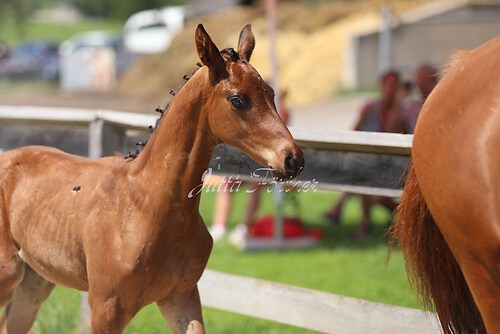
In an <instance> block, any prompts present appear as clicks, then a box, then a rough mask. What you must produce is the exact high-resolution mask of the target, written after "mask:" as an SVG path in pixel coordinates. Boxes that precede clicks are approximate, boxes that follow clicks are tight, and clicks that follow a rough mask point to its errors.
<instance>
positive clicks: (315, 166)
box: [0, 106, 440, 334]
mask: <svg viewBox="0 0 500 334" xmlns="http://www.w3.org/2000/svg"><path fill="white" fill-rule="evenodd" d="M156 118H157V117H156V115H144V114H130V113H123V112H117V111H109V110H85V109H60V108H42V107H12V106H0V150H5V149H9V148H13V147H15V146H16V142H15V139H16V138H11V137H6V132H7V131H12V129H13V128H15V127H21V130H20V131H21V134H22V133H23V132H22V131H23V130H22V127H23V126H30V128H29V130H30V131H31V130H32V129H33V126H35V127H36V126H40V127H42V128H44V127H45V130H44V131H49V130H53V129H54V126H71V127H79V128H81V127H84V128H86V129H88V137H87V138H88V140H87V145H88V156H89V157H91V158H98V157H100V156H103V155H107V154H109V153H110V152H113V150H115V149H116V148H117V147H116V146H114V147H113V145H117V143H122V144H123V142H124V138H125V137H126V136H127V131H130V130H134V131H142V132H146V129H147V128H148V126H149V125H150V124H154V123H155V121H156ZM47 127H51V128H50V129H49V130H47ZM2 132H3V133H2ZM291 132H292V134H293V135H294V137H295V139H296V141H297V142H298V143H299V145H300V146H301V147H302V148H303V150H304V152H305V155H306V169H305V171H304V173H303V174H302V177H317V178H318V181H319V186H320V187H322V188H326V189H336V190H342V191H350V192H356V193H364V194H380V195H388V196H398V195H399V194H400V191H401V187H402V183H401V182H398V180H400V175H401V174H402V172H403V171H404V165H405V163H406V160H407V158H408V156H409V154H410V151H411V142H412V137H411V136H408V135H398V134H381V133H362V132H352V131H335V132H334V131H314V130H306V129H297V128H292V129H291ZM7 139H9V140H7ZM13 139H14V143H13V142H12V140H13ZM19 139H20V138H19ZM6 142H8V143H9V144H8V145H7V146H5V143H6ZM21 143H22V144H25V143H24V142H21ZM44 144H47V143H44ZM2 145H4V146H2ZM80 149H81V148H80ZM216 153H217V152H216ZM225 154H226V155H227V152H226V153H225ZM229 154H230V155H231V154H232V155H234V157H235V159H233V160H236V161H238V160H239V159H240V155H239V154H241V153H240V152H236V151H230V153H229ZM226 158H227V157H226ZM228 160H231V158H230V157H229V158H228ZM224 168H226V170H227V172H230V173H232V172H233V173H234V172H235V168H234V166H233V167H231V163H229V164H228V167H224ZM224 168H223V171H224V170H225V169H224ZM238 168H240V169H241V166H240V167H238ZM236 170H238V169H236ZM308 170H309V172H307V171H308ZM344 171H345V172H346V174H348V175H347V177H340V178H339V176H338V174H342V173H343V172H344ZM353 171H354V172H353ZM318 270H321V268H318ZM199 287H200V294H201V299H202V302H203V304H204V305H205V306H209V307H213V308H217V309H221V310H225V311H229V312H234V313H239V314H243V315H247V316H252V317H257V318H262V319H267V320H271V321H276V322H280V323H284V324H289V325H293V326H298V327H301V328H305V329H310V330H316V331H319V332H324V333H339V334H340V333H349V334H356V333H374V334H375V333H384V334H388V333H439V332H440V329H439V325H438V322H437V320H436V317H435V315H434V314H429V313H425V312H422V311H419V310H414V309H408V308H404V307H397V306H390V305H385V304H380V303H374V302H369V301H365V300H361V299H356V298H350V297H344V296H338V295H334V294H330V293H326V292H320V291H315V290H310V289H304V288H299V287H294V286H287V285H283V284H278V283H273V282H268V281H263V280H258V279H254V278H248V277H241V276H235V275H229V274H225V273H221V272H215V271H212V270H206V271H205V273H204V275H203V277H202V279H201V281H200V282H199ZM82 305H83V307H82V312H83V317H84V318H85V317H88V308H87V307H86V305H87V304H86V303H82ZM85 309H86V311H85ZM87 320H88V319H87Z"/></svg>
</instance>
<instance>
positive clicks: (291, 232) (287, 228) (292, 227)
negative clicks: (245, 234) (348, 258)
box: [250, 215, 323, 239]
mask: <svg viewBox="0 0 500 334" xmlns="http://www.w3.org/2000/svg"><path fill="white" fill-rule="evenodd" d="M274 220H275V217H274V216H271V215H268V216H264V217H261V218H259V219H257V220H255V221H254V222H253V223H252V225H251V227H250V235H251V236H252V237H261V238H262V237H264V238H272V237H273V236H274ZM318 231H319V233H318ZM309 235H310V236H312V237H314V238H315V239H320V238H321V237H322V235H323V231H321V230H318V229H315V230H312V231H311V233H309V232H308V231H307V229H306V227H305V225H304V223H303V222H302V220H300V219H299V218H295V217H285V218H284V219H283V237H284V238H285V239H287V238H297V237H305V236H309Z"/></svg>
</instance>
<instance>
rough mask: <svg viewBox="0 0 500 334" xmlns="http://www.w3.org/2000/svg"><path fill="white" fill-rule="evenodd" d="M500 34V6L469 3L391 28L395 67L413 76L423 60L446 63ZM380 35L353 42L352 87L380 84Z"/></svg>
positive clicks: (436, 63)
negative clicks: (455, 54)
mask: <svg viewBox="0 0 500 334" xmlns="http://www.w3.org/2000/svg"><path fill="white" fill-rule="evenodd" d="M497 35H500V5H490V6H477V5H475V6H473V5H468V6H465V7H462V8H459V9H456V10H453V11H450V12H447V13H444V14H440V15H436V16H433V17H429V18H426V19H423V20H420V21H418V22H411V23H404V24H401V25H399V26H397V27H396V28H394V29H393V30H392V36H391V38H392V42H391V44H392V47H391V57H392V67H393V68H395V69H398V70H400V71H401V72H402V73H403V75H404V76H405V78H406V79H412V78H413V73H414V71H415V69H416V68H417V67H418V66H419V65H420V64H421V63H424V62H425V63H430V64H432V65H434V66H436V67H438V68H440V67H443V66H445V64H446V63H447V61H448V59H450V56H451V54H452V53H453V52H454V51H455V50H460V49H471V48H475V47H477V46H479V45H481V44H482V43H484V42H486V41H488V40H489V39H491V38H493V37H495V36H497ZM378 39H379V34H378V32H377V33H372V34H368V35H364V36H358V37H357V38H355V39H354V40H353V42H352V47H353V49H352V50H351V53H352V54H353V56H354V57H355V61H354V62H353V64H352V65H353V66H354V68H353V69H348V71H349V70H350V71H351V72H352V74H351V77H352V78H353V79H354V80H351V81H352V82H351V87H373V86H375V85H376V84H377V78H378V75H379V69H378V63H379V62H378V51H379V50H378Z"/></svg>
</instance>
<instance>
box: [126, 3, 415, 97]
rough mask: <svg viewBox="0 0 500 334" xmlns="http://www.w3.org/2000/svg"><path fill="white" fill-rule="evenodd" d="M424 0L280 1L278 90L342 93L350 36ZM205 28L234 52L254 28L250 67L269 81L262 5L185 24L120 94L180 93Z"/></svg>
mask: <svg viewBox="0 0 500 334" xmlns="http://www.w3.org/2000/svg"><path fill="white" fill-rule="evenodd" d="M422 2H424V0H413V1H410V0H408V1H395V0H392V1H391V0H375V1H373V0H370V1H368V0H358V1H335V2H327V3H321V2H320V3H318V4H317V5H305V4H301V3H296V2H284V1H283V2H280V4H279V7H278V10H277V25H278V33H277V36H278V41H277V57H278V62H279V73H280V75H279V82H280V88H281V89H286V90H287V92H288V99H289V103H290V104H292V105H302V106H303V105H307V104H310V103H317V102H320V101H324V100H327V99H329V98H330V97H331V96H332V95H333V93H334V92H335V91H337V90H339V89H340V88H342V87H341V86H342V76H343V75H344V72H343V68H344V67H345V64H346V62H347V59H346V54H347V49H348V44H349V43H350V38H351V36H353V35H355V34H357V33H360V32H362V31H366V30H370V29H373V28H375V27H378V26H379V25H380V10H381V8H382V6H383V5H390V6H391V7H392V8H393V11H394V12H395V13H396V14H397V13H400V12H402V11H404V10H407V9H410V8H412V7H414V6H416V5H418V4H420V3H422ZM200 22H201V23H203V24H204V25H205V28H206V29H207V31H208V32H209V34H210V35H211V37H212V39H213V40H214V42H215V43H216V44H217V45H218V47H219V48H221V49H222V48H226V47H234V48H236V44H237V41H238V35H239V32H240V30H241V28H242V27H243V26H244V25H245V24H247V23H251V24H252V29H253V31H254V34H255V36H256V47H255V50H254V53H253V55H252V59H251V63H252V65H253V66H254V67H255V68H257V70H258V71H259V72H260V74H261V75H262V77H264V78H269V76H270V66H269V64H270V60H269V59H270V53H269V49H270V42H269V38H268V33H267V19H266V12H265V7H264V3H263V1H261V2H258V5H256V6H251V7H234V8H230V9H226V10H223V11H220V12H217V13H214V14H211V15H208V16H205V17H197V18H195V19H193V20H191V21H189V22H187V24H186V26H185V29H184V30H183V31H182V32H181V33H180V34H179V35H178V36H177V37H176V38H175V39H174V41H173V43H172V45H171V47H170V48H169V50H167V51H166V52H164V53H161V54H158V55H151V56H144V57H142V58H140V59H138V61H137V62H136V64H135V65H134V66H133V67H132V68H131V69H130V70H129V71H128V72H126V73H125V75H124V76H123V77H122V78H121V80H120V82H119V85H118V92H119V93H121V94H126V95H129V96H137V97H142V98H144V97H149V98H152V97H154V98H156V97H159V96H163V95H164V94H165V92H169V91H170V90H176V89H177V87H178V86H179V83H180V81H182V79H181V78H182V77H183V75H185V74H188V75H189V74H191V73H192V71H193V70H194V69H195V68H196V65H195V64H196V62H198V61H199V59H197V55H196V52H195V46H194V31H195V29H196V25H197V24H198V23H200Z"/></svg>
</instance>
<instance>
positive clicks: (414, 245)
mask: <svg viewBox="0 0 500 334" xmlns="http://www.w3.org/2000/svg"><path fill="white" fill-rule="evenodd" d="M397 213H398V216H399V218H398V220H397V222H396V223H395V224H394V225H393V227H392V228H391V231H390V234H391V244H393V242H394V241H395V240H397V241H398V242H399V247H400V248H401V250H402V252H403V255H404V258H405V262H406V272H407V275H408V279H409V281H410V285H411V286H412V287H413V288H416V290H417V293H418V294H419V297H420V299H421V301H422V302H423V305H424V307H425V309H427V310H433V309H434V310H435V311H436V312H437V314H438V316H439V321H440V322H441V326H442V327H443V331H444V333H445V334H452V333H453V334H455V333H464V334H465V333H467V334H468V333H486V330H485V328H484V324H483V321H482V318H481V315H480V313H479V310H478V309H477V306H476V304H475V303H474V300H473V299H472V295H471V292H470V290H469V288H468V286H467V283H466V282H465V279H464V276H463V274H462V271H461V270H460V268H459V266H458V264H457V261H456V260H455V258H454V257H453V255H452V253H451V251H450V249H449V248H448V245H447V244H446V242H445V240H444V238H443V235H442V234H441V231H440V230H439V228H438V226H437V225H436V222H435V221H434V218H432V215H431V213H430V212H429V209H428V208H427V204H426V202H425V200H424V197H423V196H422V192H421V190H420V186H419V184H418V181H417V178H416V175H415V170H414V168H413V167H412V168H411V169H410V172H409V174H408V178H407V180H406V185H405V187H404V191H403V196H402V198H401V203H400V204H399V207H398V208H397Z"/></svg>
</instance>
